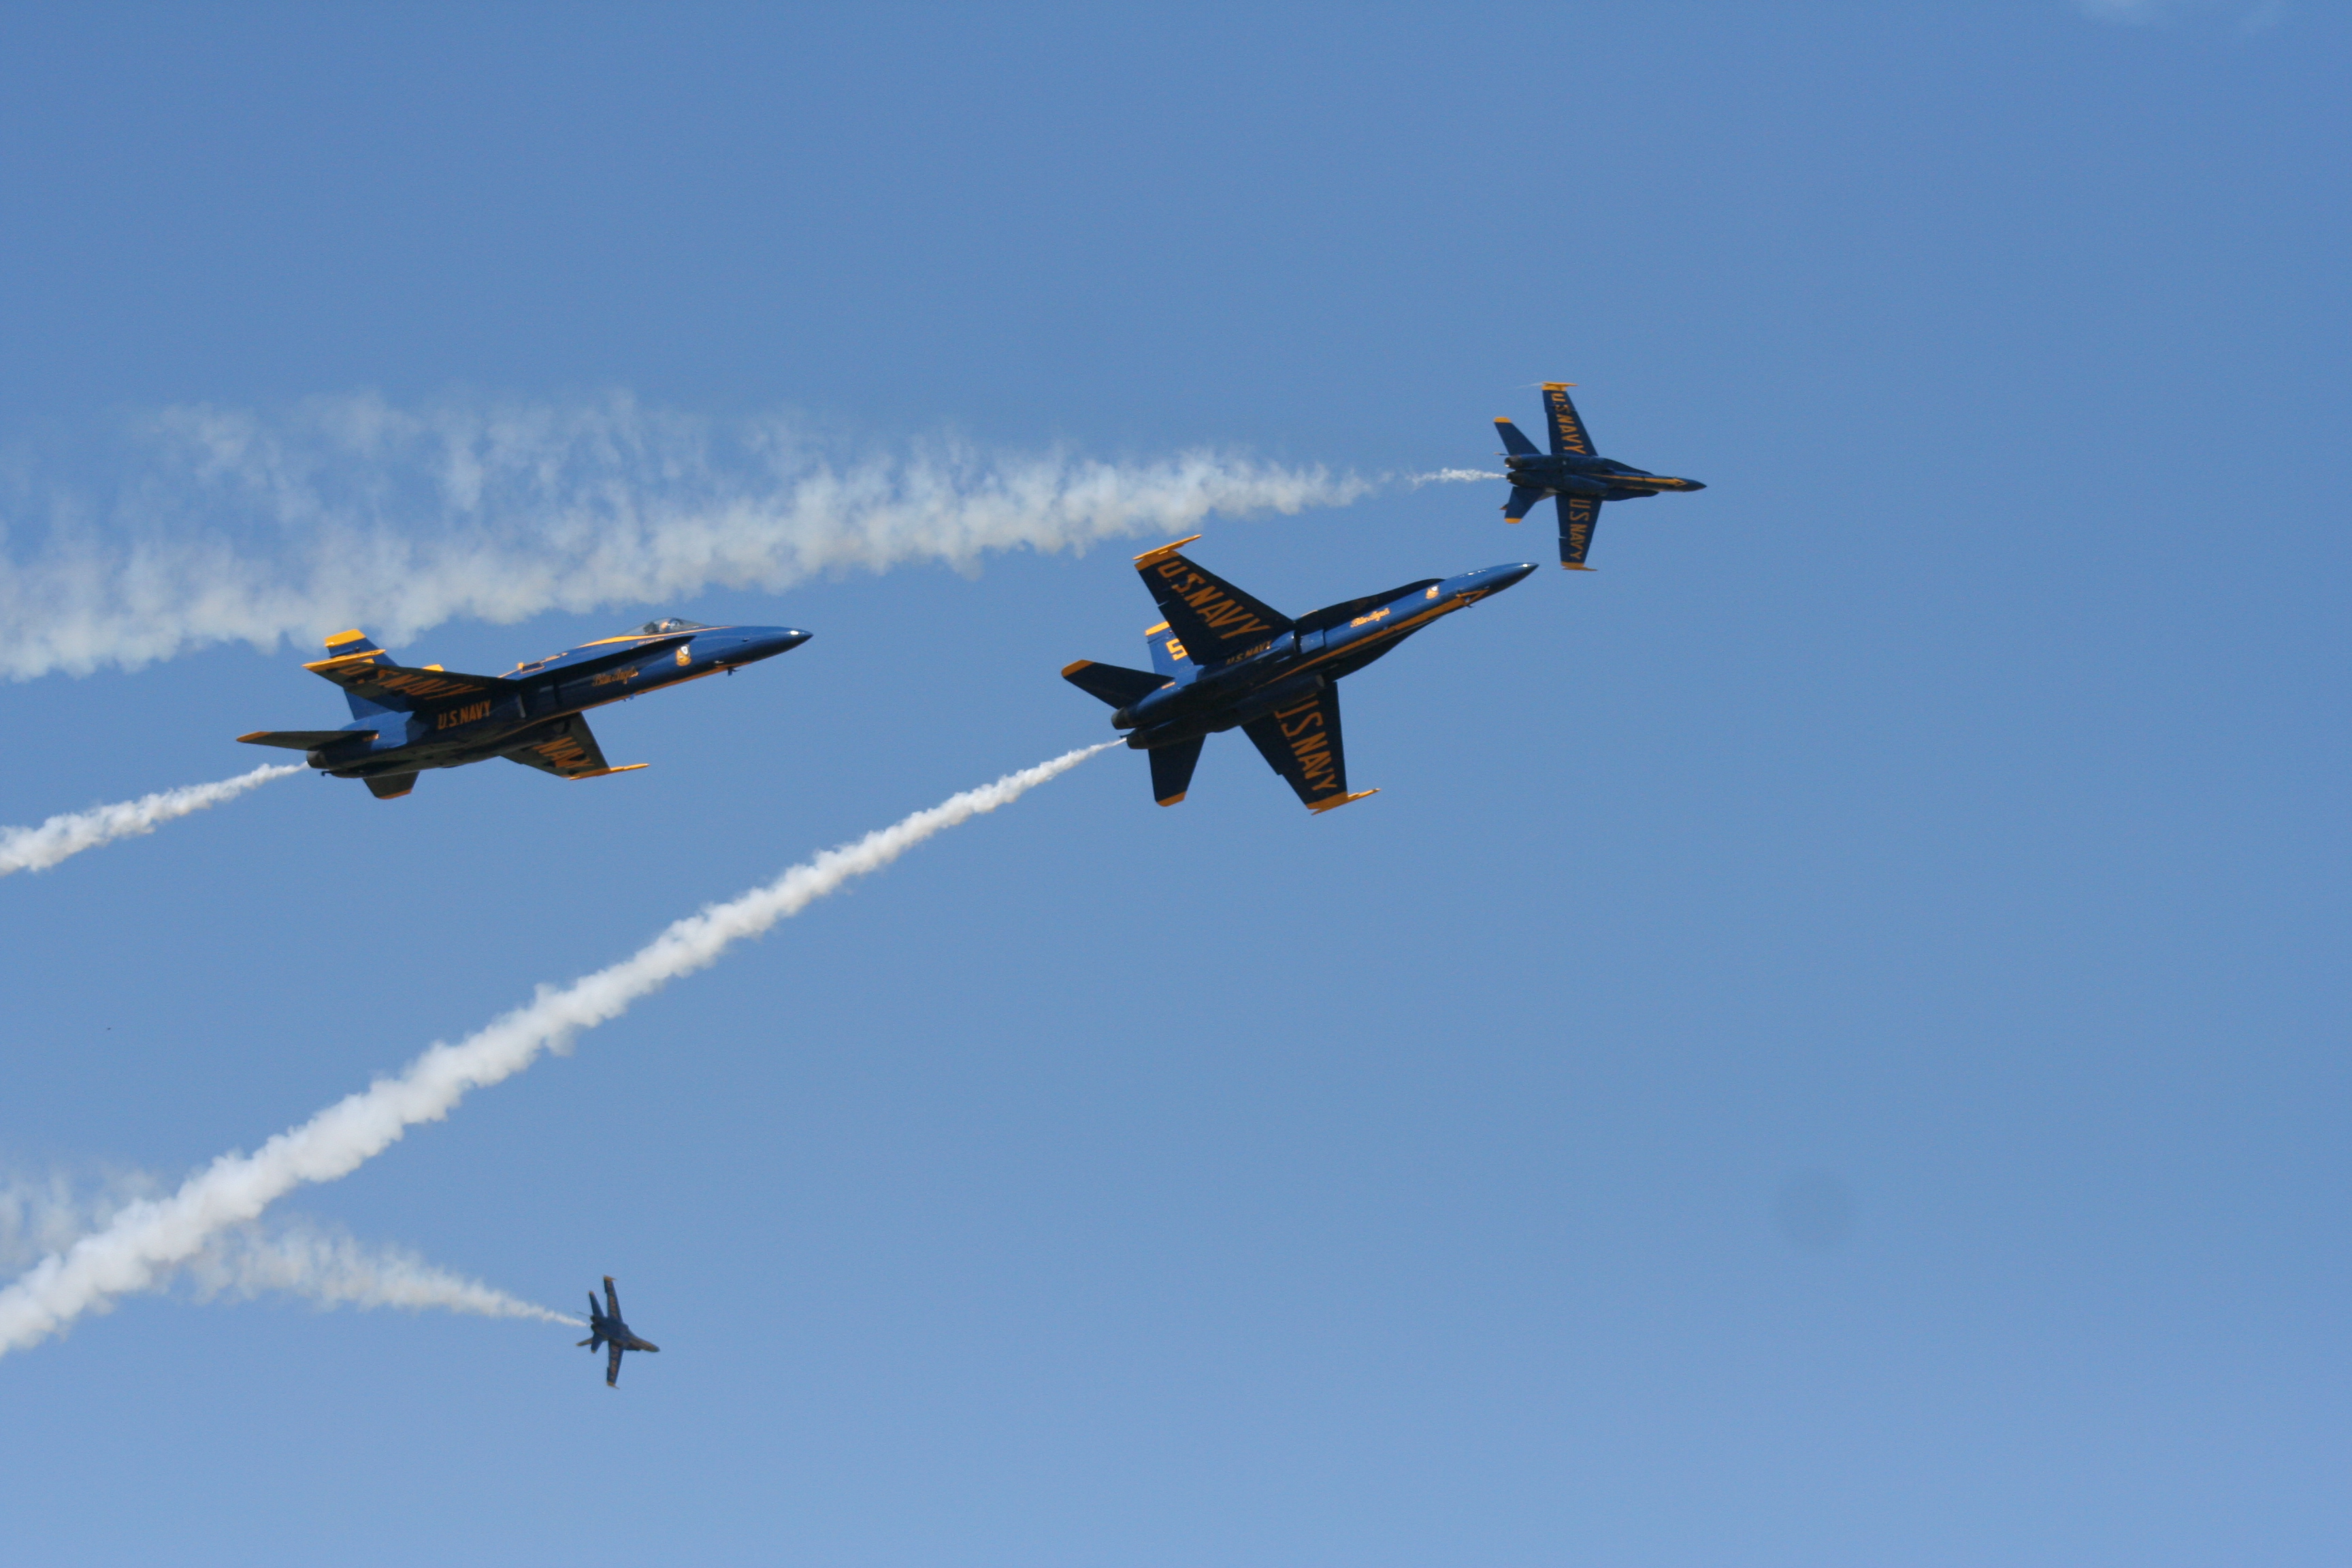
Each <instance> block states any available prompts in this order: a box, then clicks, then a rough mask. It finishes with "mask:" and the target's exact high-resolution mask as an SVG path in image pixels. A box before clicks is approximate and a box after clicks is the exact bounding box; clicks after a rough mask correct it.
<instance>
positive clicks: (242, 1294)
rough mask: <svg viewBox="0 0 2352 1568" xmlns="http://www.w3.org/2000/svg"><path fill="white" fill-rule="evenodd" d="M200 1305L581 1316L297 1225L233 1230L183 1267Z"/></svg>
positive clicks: (411, 1257)
mask: <svg viewBox="0 0 2352 1568" xmlns="http://www.w3.org/2000/svg"><path fill="white" fill-rule="evenodd" d="M184 1277H185V1279H187V1281H188V1284H189V1288H190V1289H191V1290H193V1292H194V1295H195V1298H196V1300H199V1301H213V1300H222V1299H226V1300H237V1301H250V1300H253V1299H254V1298H255V1297H257V1296H259V1295H262V1294H264V1293H265V1292H268V1291H283V1292H285V1293H287V1294H289V1295H295V1296H303V1297H307V1298H309V1299H310V1300H313V1301H316V1302H318V1303H319V1304H320V1306H322V1307H398V1308H401V1309H403V1310H407V1311H411V1312H417V1311H423V1310H425V1309H427V1308H438V1309H440V1310H445V1311H450V1312H471V1313H474V1314H477V1315H478V1316H481V1317H485V1318H528V1319H532V1320H535V1321H540V1322H543V1323H577V1322H578V1321H580V1320H579V1316H578V1314H576V1313H572V1314H567V1313H563V1312H556V1311H551V1310H548V1309H547V1308H545V1307H541V1306H539V1305H536V1304H535V1303H533V1302H530V1301H525V1300H520V1299H519V1298H517V1297H513V1296H509V1295H508V1294H507V1293H506V1292H505V1291H503V1290H500V1289H495V1288H493V1287H491V1286H488V1285H485V1284H483V1283H482V1282H481V1281H480V1280H478V1279H467V1278H466V1277H465V1276H463V1275H461V1274H453V1273H451V1272H450V1271H449V1270H448V1269H446V1268H436V1267H434V1266H433V1265H432V1264H430V1263H427V1262H426V1261H425V1259H424V1258H419V1257H418V1256H417V1255H416V1254H415V1253H413V1252H409V1251H407V1250H405V1249H404V1248H401V1247H363V1246H362V1245H361V1244H360V1243H359V1242H358V1241H356V1240H354V1239H353V1238H352V1237H349V1236H345V1235H342V1234H341V1233H340V1232H334V1231H328V1230H324V1229H321V1228H320V1227H318V1226H312V1225H307V1224H302V1223H299V1222H298V1223H295V1224H290V1225H287V1226H279V1227H278V1228H277V1229H275V1230H264V1229H263V1228H262V1227H261V1226H257V1225H240V1226H231V1227H230V1228H229V1229H228V1230H226V1231H224V1232H223V1233H221V1234H220V1235H219V1236H217V1237H215V1238H214V1239H213V1241H212V1243H211V1244H210V1245H209V1246H207V1247H205V1249H204V1250H203V1251H202V1252H199V1253H197V1254H196V1255H195V1256H194V1258H190V1259H189V1260H188V1261H187V1263H186V1264H185V1265H184Z"/></svg>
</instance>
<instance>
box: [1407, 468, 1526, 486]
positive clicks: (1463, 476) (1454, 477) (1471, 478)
mask: <svg viewBox="0 0 2352 1568" xmlns="http://www.w3.org/2000/svg"><path fill="white" fill-rule="evenodd" d="M1510 477H1511V476H1510V475H1508V474H1490V473H1488V472H1487V471H1486V469H1484V468H1440V469H1438V470H1437V471H1436V472H1435V473H1430V474H1408V475H1406V476H1405V481H1404V482H1405V483H1407V484H1409V485H1411V486H1412V488H1413V489H1421V487H1422V486H1423V485H1466V484H1471V483H1474V482H1475V481H1478V480H1481V479H1509V478H1510Z"/></svg>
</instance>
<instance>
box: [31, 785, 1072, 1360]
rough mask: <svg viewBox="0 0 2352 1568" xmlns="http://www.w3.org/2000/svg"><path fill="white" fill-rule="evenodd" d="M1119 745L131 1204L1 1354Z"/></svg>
mask: <svg viewBox="0 0 2352 1568" xmlns="http://www.w3.org/2000/svg"><path fill="white" fill-rule="evenodd" d="M1117 744H1118V742H1115V741H1111V742H1104V743H1103V744H1102V745H1099V746H1087V747H1084V748H1082V749H1080V750H1078V751H1075V752H1064V753H1063V754H1062V755H1060V756H1058V757H1055V759H1053V761H1051V762H1047V763H1039V764H1037V765H1036V766H1035V767H1034V768H1024V769H1023V770H1022V771H1020V772H1019V773H1007V774H1005V775H1004V776H1003V778H1001V779H998V780H997V781H996V782H995V783H994V784H984V785H982V787H981V788H979V789H971V790H966V791H964V792H963V793H962V794H961V795H951V796H950V797H949V798H948V799H946V800H944V801H942V802H940V804H939V805H935V806H931V807H929V808H928V809H927V810H923V811H919V812H917V813H915V814H914V815H913V816H909V817H908V818H907V819H906V820H905V821H903V822H899V823H898V824H896V825H894V826H889V827H884V828H878V829H877V830H876V831H874V832H872V833H869V834H867V835H866V837H863V838H861V839H859V840H858V841H857V842H856V843H855V844H845V845H843V846H841V847H838V848H834V849H827V850H824V852H822V853H821V854H818V855H816V856H814V858H811V859H809V860H806V861H804V862H803V863H802V864H800V865H797V866H794V867H793V868H791V869H789V870H787V871H785V872H784V874H783V875H782V876H781V877H778V878H777V879H775V880H774V881H772V882H770V883H769V884H768V885H767V886H765V887H762V888H755V889H752V890H751V891H750V892H748V893H745V894H742V895H741V896H740V897H738V898H736V899H733V900H730V901H728V902H726V903H723V904H713V905H711V906H710V907H709V908H708V909H705V910H702V911H701V912H700V913H699V914H695V915H689V916H688V917H687V918H686V919H684V920H681V921H677V922H676V923H675V924H673V925H671V926H670V928H669V929H668V930H667V931H663V932H662V933H661V935H659V936H657V937H656V938H655V939H654V940H653V941H652V942H647V943H646V945H645V946H644V947H642V948H640V949H639V950H638V951H637V952H635V953H634V954H632V955H631V956H630V957H628V958H625V959H623V960H622V961H621V962H620V963H615V964H614V965H612V966H611V967H610V968H607V969H600V970H598V971H597V972H596V973H593V974H590V975H586V976H584V977H583V978H582V979H579V980H575V981H573V982H572V984H569V985H567V986H565V987H563V988H562V990H560V991H559V990H552V989H550V988H548V987H546V986H541V988H540V991H539V994H537V995H536V996H534V997H533V998H532V999H531V1001H530V1003H529V1004H528V1005H524V1006H521V1007H518V1008H516V1009H515V1010H514V1011H513V1012H511V1013H509V1014H507V1015H506V1016H504V1017H502V1018H499V1019H498V1020H496V1021H495V1022H493V1023H492V1024H490V1025H489V1026H488V1027H486V1028H484V1029H481V1030H480V1031H478V1032H477V1033H475V1034H473V1035H469V1036H467V1037H466V1038H465V1039H462V1040H460V1041H458V1042H457V1044H456V1045H454V1046H452V1045H445V1044H436V1045H434V1046H432V1047H429V1048H428V1049H426V1050H425V1054H424V1055H422V1056H420V1057H418V1058H416V1059H415V1061H413V1062H411V1063H409V1064H408V1067H407V1068H405V1069H404V1071H402V1072H401V1073H400V1074H399V1075H398V1076H397V1077H394V1078H386V1079H377V1080H376V1081H375V1082H374V1083H373V1084H372V1085H370V1086H369V1087H368V1088H367V1089H363V1090H362V1091H361V1092H359V1093H357V1094H353V1095H351V1096H349V1097H347V1098H345V1099H343V1100H339V1101H337V1102H336V1103H335V1104H333V1105H331V1106H329V1107H328V1108H327V1109H326V1110H321V1111H320V1112H319V1113H318V1114H317V1115H316V1116H313V1117H312V1118H310V1121H305V1122H303V1123H302V1124H301V1125H300V1126H299V1127H294V1128H289V1130H287V1131H284V1132H281V1133H279V1134H278V1136H277V1137H275V1138H272V1139H271V1140H269V1142H267V1143H265V1144H263V1145H262V1146H261V1147H260V1148H259V1149H257V1150H256V1151H255V1152H252V1153H250V1154H241V1153H230V1154H223V1155H222V1156H220V1158H218V1159H216V1160H215V1161H214V1162H213V1163H211V1164H210V1165H208V1166H206V1167H205V1169H204V1170H202V1171H200V1172H198V1173H196V1174H194V1175H193V1176H191V1177H189V1178H188V1179H187V1181H186V1182H184V1183H183V1184H181V1186H180V1189H179V1190H178V1191H177V1192H175V1193H173V1194H171V1195H170V1196H168V1197H163V1198H154V1199H146V1200H142V1201H138V1202H133V1203H131V1204H129V1205H125V1206H124V1207H123V1208H122V1209H121V1211H120V1212H119V1213H118V1214H116V1215H114V1217H113V1218H112V1219H111V1220H110V1221H109V1222H108V1224H107V1225H106V1226H104V1228H102V1229H100V1230H99V1231H97V1232H95V1233H93V1234H91V1235H89V1236H86V1237H82V1238H81V1239H79V1241H77V1242H75V1243H74V1244H73V1246H71V1247H68V1248H67V1249H66V1250H65V1251H64V1252H62V1253H53V1254H51V1255H50V1256H48V1257H47V1258H43V1259H42V1260H41V1261H40V1262H39V1263H38V1264H37V1265H35V1266H34V1267H33V1268H31V1269H30V1270H29V1271H27V1272H26V1274H25V1275H24V1276H23V1277H22V1278H20V1279H17V1280H16V1283H14V1284H12V1285H10V1286H9V1287H8V1288H7V1289H5V1290H0V1352H7V1351H12V1350H21V1349H23V1348H24V1347H26V1346H27V1345H31V1344H36V1343H38V1342H40V1341H41V1340H43V1339H46V1338H47V1336H49V1335H50V1334H52V1333H55V1332H57V1331H58V1330H60V1329H62V1328H64V1327H65V1326H66V1325H67V1324H68V1323H70V1322H72V1321H73V1320H75V1319H76V1318H78V1317H79V1316H81V1314H82V1313H84V1312H86V1311H89V1310H91V1309H93V1308H102V1307H104V1306H105V1305H106V1304H107V1303H108V1302H110V1300H112V1299H113V1298H114V1297H117V1296H120V1295H122V1294H125V1293H126V1292H129V1291H132V1290H143V1289H151V1288H152V1287H153V1285H154V1284H155V1283H156V1281H157V1280H158V1279H160V1278H161V1277H162V1276H163V1274H165V1273H166V1272H168V1271H169V1270H170V1269H172V1268H174V1267H176V1266H178V1265H180V1264H182V1263H184V1262H185V1261H187V1260H188V1259H189V1258H194V1257H195V1256H196V1255H197V1254H198V1253H200V1252H202V1251H203V1250H204V1249H205V1247H206V1246H207V1245H209V1244H210V1243H211V1242H212V1240H213V1238H214V1237H217V1236H219V1235H220V1234H221V1233H222V1232H224V1231H226V1230H227V1229H228V1228H230V1227H231V1226H237V1225H242V1224H245V1223H247V1222H248V1221H251V1220H254V1219H257V1218H258V1217H259V1216H260V1215H261V1213H262V1211H263V1210H265V1209H267V1208H268V1206H269V1205H271V1204H272V1203H274V1202H276V1201H277V1200H278V1198H280V1197H282V1196H284V1195H285V1194H287V1193H289V1192H290V1191H292V1190H293V1189H294V1188H295V1187H298V1186H300V1185H302V1184H306V1183H312V1182H331V1181H333V1180H335V1179H336V1178H337V1177H339V1176H343V1175H347V1174H349V1173H351V1172H352V1171H353V1170H355V1169H357V1168H358V1167H359V1166H360V1165H361V1164H362V1163H364V1162H365V1161H367V1160H369V1159H371V1158H372V1157H373V1156H374V1155H376V1154H379V1153H381V1152H383V1151H384V1150H385V1149H386V1148H389V1147H390V1146H391V1145H392V1144H393V1143H394V1142H396V1141H397V1140H398V1139H399V1138H400V1137H401V1136H402V1135H403V1134H404V1133H405V1132H406V1131H407V1130H408V1129H409V1128H410V1127H413V1126H415V1124H416V1123H418V1122H420V1121H439V1120H440V1119H441V1118H443V1117H445V1116H446V1115H448V1114H449V1112H450V1111H451V1110H454V1109H456V1108H457V1103H458V1102H459V1101H460V1100H464V1099H465V1098H466V1095H467V1091H468V1090H470V1089H478V1088H485V1087H487V1086H488V1085H490V1084H494V1083H497V1082H499V1081H500V1080H501V1079H508V1078H511V1077H512V1076H514V1075H515V1074H516V1073H519V1072H520V1071H522V1069H523V1068H527V1067H529V1066H530V1064H531V1063H532V1062H533V1061H535V1060H537V1059H538V1058H539V1055H540V1053H541V1051H544V1050H550V1049H552V1050H557V1051H562V1050H567V1049H569V1048H570V1047H571V1044H572V1038H573V1037H575V1036H576V1035H577V1034H578V1033H579V1032H580V1031H581V1030H583V1029H593V1028H594V1027H595V1026H597V1025H599V1024H602V1023H604V1022H606V1021H607V1020H609V1019H612V1018H615V1017H618V1016H620V1015H621V1014H622V1013H624V1012H625V1011H627V1010H628V1007H629V1005H630V1004H631V1003H633V1002H635V1001H636V1000H637V999H638V998H639V997H641V996H645V995H647V994H651V993H652V992H655V991H657V990H659V989H660V988H661V987H662V986H663V985H665V984H668V983H669V982H670V981H672V980H675V979H677V978H678V977H679V976H681V975H685V974H691V973H694V972H695V971H696V970H698V969H702V968H705V967H707V966H709V964H711V963H716V962H717V961H718V959H719V955H720V954H721V953H723V952H726V951H727V950H728V949H729V948H730V947H731V946H733V945H734V944H735V943H736V942H740V941H742V940H743V939H744V938H745V937H751V936H758V935H759V934H760V933H761V932H762V931H766V930H767V929H768V928H769V927H771V926H772V925H774V924H775V923H776V922H777V921H781V920H784V919H786V918H788V917H790V916H793V915H796V914H798V913H800V911H801V910H804V909H806V908H807V907H808V906H809V905H810V904H811V903H813V902H814V901H815V900H818V899H821V898H823V897H824V896H825V895H826V894H827V893H830V892H832V891H834V890H835V889H837V888H839V887H841V886H842V885H843V884H844V883H845V882H847V881H849V880H851V879H853V878H856V877H862V876H865V875H866V874H867V873H868V872H871V871H878V870H880V869H881V868H883V867H885V866H887V865H888V864H890V862H892V861H893V860H896V859H897V858H898V857H899V856H901V855H903V854H905V853H906V852H907V851H908V850H909V849H911V848H913V847H915V846H916V845H918V844H920V843H921V842H922V841H923V840H924V839H926V838H929V837H931V836H932V835H933V834H935V833H938V832H940V830H942V829H943V828H949V827H953V826H956V825H957V824H958V823H961V822H965V821H968V820H970V819H971V817H973V816H978V815H979V814H980V813H982V812H985V811H994V810H995V809H996V808H997V807H998V806H1000V805H1008V804H1010V803H1011V802H1013V801H1015V800H1018V799H1019V798H1020V797H1021V796H1022V795H1025V794H1026V793H1028V792H1029V791H1030V790H1032V789H1034V788H1035V787H1036V786H1037V785H1039V784H1044V783H1045V781H1046V780H1048V779H1051V778H1055V777H1058V776H1059V775H1061V774H1063V773H1067V772H1069V771H1070V769H1072V768H1074V767H1076V766H1077V765H1078V764H1079V763H1083V762H1085V761H1086V760H1087V758H1088V757H1091V756H1093V755H1094V754H1095V753H1096V752H1102V751H1107V750H1108V749H1109V748H1110V747H1111V746H1114V745H1117Z"/></svg>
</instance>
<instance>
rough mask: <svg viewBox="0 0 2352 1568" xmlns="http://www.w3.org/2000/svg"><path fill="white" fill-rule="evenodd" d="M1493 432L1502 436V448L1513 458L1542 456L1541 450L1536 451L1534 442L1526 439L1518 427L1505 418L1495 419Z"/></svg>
mask: <svg viewBox="0 0 2352 1568" xmlns="http://www.w3.org/2000/svg"><path fill="white" fill-rule="evenodd" d="M1495 434H1496V435H1497V436H1500V437H1502V438H1503V450H1504V451H1506V452H1507V453H1509V454H1510V455H1511V456H1512V457H1514V458H1539V457H1541V456H1543V454H1542V453H1541V452H1538V450H1537V449H1536V444H1535V443H1534V442H1533V441H1530V440H1528V438H1527V437H1526V436H1525V435H1524V434H1522V433H1521V432H1520V430H1519V427H1518V426H1516V425H1514V424H1512V423H1511V422H1510V421H1509V420H1507V419H1497V420H1496V421H1495Z"/></svg>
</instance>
